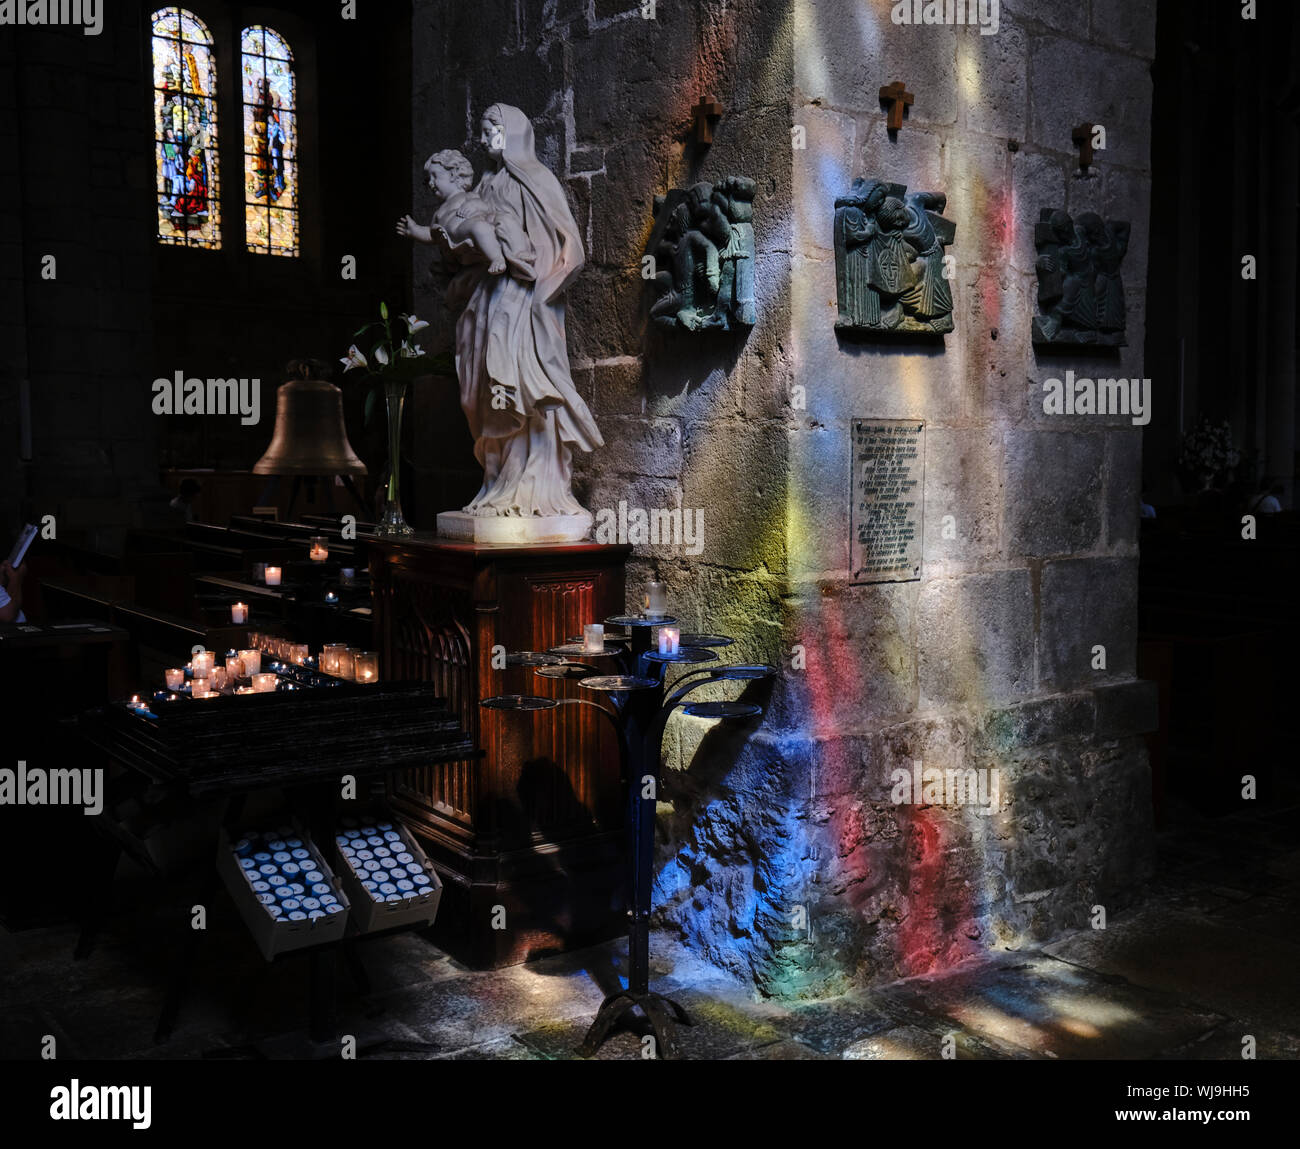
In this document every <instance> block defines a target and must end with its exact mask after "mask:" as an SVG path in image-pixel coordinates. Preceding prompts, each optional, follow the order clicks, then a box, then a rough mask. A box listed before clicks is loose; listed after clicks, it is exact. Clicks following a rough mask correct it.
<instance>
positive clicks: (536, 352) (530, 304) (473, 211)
mask: <svg viewBox="0 0 1300 1149" xmlns="http://www.w3.org/2000/svg"><path fill="white" fill-rule="evenodd" d="M481 142H482V143H483V145H484V147H485V148H486V149H487V151H488V154H489V156H490V157H491V159H492V165H493V166H492V168H491V169H490V170H489V171H488V172H486V173H485V174H484V176H483V178H482V179H480V180H479V181H478V184H477V186H475V187H473V189H472V190H471V186H470V185H471V183H472V180H473V172H472V169H471V167H470V164H469V161H468V160H466V159H465V157H464V156H463V155H461V154H460V153H459V152H456V151H443V152H437V153H435V154H434V155H432V156H430V157H429V160H428V162H427V163H426V164H425V171H426V172H427V173H428V175H429V186H430V187H431V188H432V189H433V191H434V193H435V194H436V195H437V196H438V198H439V200H440V201H441V202H440V205H439V207H438V210H437V212H436V214H435V215H434V218H433V222H432V223H431V224H430V225H429V226H428V227H423V226H421V225H420V224H418V223H416V222H415V220H413V219H412V218H411V217H410V216H409V215H408V216H406V217H404V218H403V219H401V220H399V221H398V224H397V230H398V233H399V234H401V235H407V236H410V237H411V238H413V239H415V240H418V241H420V242H422V243H437V244H439V245H440V246H441V247H442V248H443V250H444V251H445V252H447V253H448V254H449V255H450V256H451V258H452V259H454V260H455V261H456V262H457V264H458V269H457V271H456V273H455V276H454V278H453V279H452V282H451V286H450V287H449V288H448V291H447V305H448V306H449V307H450V308H451V309H452V310H453V311H459V313H460V314H459V318H458V319H457V322H456V374H457V376H458V377H459V379H460V403H461V407H462V409H463V410H464V412H465V417H466V418H467V419H468V420H469V429H470V433H471V434H472V435H473V436H474V454H475V456H476V457H477V459H478V461H479V462H480V463H481V464H482V465H483V486H482V488H481V489H480V490H479V493H478V494H477V495H475V496H474V498H473V500H472V501H471V502H470V503H469V505H468V506H466V507H465V508H464V510H463V511H451V512H446V513H444V514H441V515H439V516H438V533H439V534H440V535H448V536H451V537H453V538H466V539H475V540H477V541H482V542H518V543H527V542H567V541H575V540H577V539H582V538H585V537H586V536H587V534H588V532H589V531H590V529H591V513H590V512H589V511H587V510H585V509H584V508H583V507H582V505H581V504H580V503H579V502H578V501H577V499H575V498H574V497H573V490H572V482H573V452H574V451H575V450H579V451H591V450H593V449H594V448H596V447H600V446H603V445H604V440H603V439H602V438H601V435H600V430H599V429H598V428H597V426H596V421H595V419H594V418H592V415H591V412H590V411H589V410H588V409H587V404H586V403H585V402H583V399H582V397H581V396H580V395H579V394H578V392H577V389H576V388H575V387H574V385H573V379H572V378H571V377H570V375H569V356H568V350H567V347H566V345H565V339H564V291H565V289H566V288H567V287H568V286H569V284H570V283H572V282H573V280H574V278H575V277H576V276H577V274H578V272H579V270H580V269H581V268H582V263H583V253H582V241H581V240H580V239H579V237H578V226H577V224H576V223H575V222H574V219H573V214H572V213H571V212H570V211H569V205H568V202H567V200H566V199H565V196H564V189H563V188H562V187H561V186H560V182H559V180H557V179H556V178H555V176H554V175H553V174H552V173H551V172H550V170H549V169H548V168H546V166H545V165H543V164H542V163H541V162H540V161H539V160H538V159H537V156H536V154H535V153H534V150H533V149H534V144H533V125H532V124H531V123H530V122H529V120H528V117H527V116H525V115H524V114H523V112H521V111H520V110H519V109H518V108H514V107H511V106H510V105H509V104H493V105H492V107H490V108H489V109H488V110H487V112H486V113H485V114H484V116H483V121H482V137H481Z"/></svg>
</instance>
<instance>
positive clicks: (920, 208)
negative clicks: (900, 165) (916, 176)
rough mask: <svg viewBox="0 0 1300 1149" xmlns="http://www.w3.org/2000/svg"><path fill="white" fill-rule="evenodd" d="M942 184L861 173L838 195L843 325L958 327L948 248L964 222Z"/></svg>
mask: <svg viewBox="0 0 1300 1149" xmlns="http://www.w3.org/2000/svg"><path fill="white" fill-rule="evenodd" d="M947 203H948V197H947V196H945V195H944V194H943V193H942V192H924V191H919V192H911V193H910V194H909V193H908V191H907V185H906V184H894V183H885V182H884V181H882V180H875V179H856V180H854V181H853V185H852V187H851V188H850V189H849V192H848V194H847V195H843V196H840V197H839V199H837V200H836V201H835V282H836V288H837V290H838V294H839V310H840V313H839V318H838V319H837V320H836V321H835V327H836V329H837V330H841V331H844V330H847V331H859V332H870V333H873V334H879V335H909V336H914V335H943V334H945V333H946V332H949V331H951V330H952V287H951V285H950V283H949V279H948V275H949V272H948V265H946V264H945V260H944V255H945V251H944V249H945V248H946V247H947V246H948V245H949V244H950V243H952V241H953V237H954V236H955V234H956V231H957V227H956V224H954V223H953V222H952V220H949V219H945V218H944V217H943V215H942V214H941V213H942V212H943V209H944V208H945V207H946V206H947Z"/></svg>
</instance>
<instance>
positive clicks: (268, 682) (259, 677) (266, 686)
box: [253, 674, 276, 694]
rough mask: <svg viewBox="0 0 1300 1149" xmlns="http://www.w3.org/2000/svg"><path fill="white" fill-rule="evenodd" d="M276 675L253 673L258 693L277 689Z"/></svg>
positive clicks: (255, 688)
mask: <svg viewBox="0 0 1300 1149" xmlns="http://www.w3.org/2000/svg"><path fill="white" fill-rule="evenodd" d="M275 683H276V677H275V675H274V674H255V675H253V689H254V690H255V691H257V693H258V694H269V693H270V692H271V691H272V690H274V689H275Z"/></svg>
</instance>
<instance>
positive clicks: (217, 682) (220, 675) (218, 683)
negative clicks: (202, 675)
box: [208, 666, 229, 690]
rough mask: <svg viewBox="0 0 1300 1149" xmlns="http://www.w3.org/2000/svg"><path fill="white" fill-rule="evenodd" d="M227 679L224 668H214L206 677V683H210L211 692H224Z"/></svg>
mask: <svg viewBox="0 0 1300 1149" xmlns="http://www.w3.org/2000/svg"><path fill="white" fill-rule="evenodd" d="M228 677H229V676H228V675H227V674H226V668H225V667H224V666H214V667H213V668H212V673H211V674H210V675H209V676H208V681H209V682H210V683H212V689H213V690H225V688H226V680H227V678H228Z"/></svg>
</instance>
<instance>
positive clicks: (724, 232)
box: [646, 176, 758, 331]
mask: <svg viewBox="0 0 1300 1149" xmlns="http://www.w3.org/2000/svg"><path fill="white" fill-rule="evenodd" d="M755 188H756V185H755V183H754V181H753V180H751V179H748V178H747V177H745V176H727V177H726V178H725V179H721V180H719V181H718V182H717V183H698V184H695V185H694V186H693V187H691V188H689V189H686V190H684V191H683V190H682V189H680V188H674V189H673V190H672V191H670V192H668V193H667V195H660V196H655V205H654V213H655V224H654V228H653V230H652V231H651V233H650V242H649V244H648V245H647V248H646V251H647V253H648V254H649V255H650V256H651V257H653V260H654V264H653V268H654V290H655V300H654V303H652V304H651V306H650V318H651V319H652V320H654V322H655V323H658V324H660V325H661V326H664V327H676V328H684V329H685V330H687V331H705V330H710V329H712V330H722V331H729V330H731V329H732V328H733V327H737V326H739V327H752V326H753V325H754V323H755V322H756V321H757V319H758V313H757V311H756V310H755V307H754V191H755Z"/></svg>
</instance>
